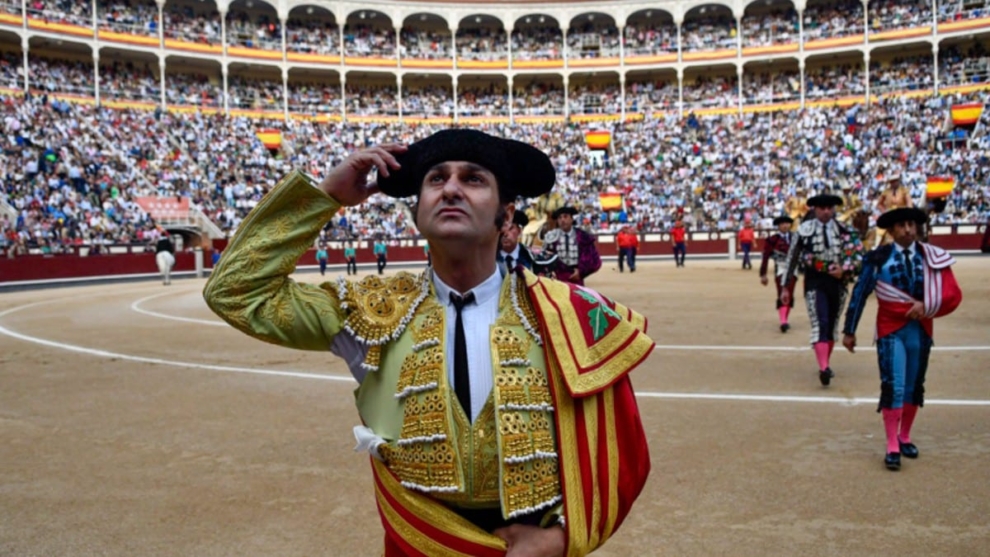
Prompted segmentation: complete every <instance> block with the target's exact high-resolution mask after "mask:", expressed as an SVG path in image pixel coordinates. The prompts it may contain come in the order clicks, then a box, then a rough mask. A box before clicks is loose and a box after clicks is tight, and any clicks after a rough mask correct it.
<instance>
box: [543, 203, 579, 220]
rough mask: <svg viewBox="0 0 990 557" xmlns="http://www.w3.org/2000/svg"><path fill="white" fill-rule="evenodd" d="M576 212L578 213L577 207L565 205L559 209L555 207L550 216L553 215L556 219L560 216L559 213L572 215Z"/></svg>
mask: <svg viewBox="0 0 990 557" xmlns="http://www.w3.org/2000/svg"><path fill="white" fill-rule="evenodd" d="M576 214H578V210H577V209H575V208H574V207H571V206H565V207H561V208H560V209H557V210H556V211H554V212H553V214H552V215H550V216H551V217H553V218H554V219H557V218H560V215H571V216H572V217H573V216H574V215H576Z"/></svg>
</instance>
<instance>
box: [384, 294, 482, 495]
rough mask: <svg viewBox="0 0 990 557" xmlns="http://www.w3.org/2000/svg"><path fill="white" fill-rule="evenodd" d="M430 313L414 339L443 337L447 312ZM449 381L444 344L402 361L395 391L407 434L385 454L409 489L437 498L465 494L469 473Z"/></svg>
mask: <svg viewBox="0 0 990 557" xmlns="http://www.w3.org/2000/svg"><path fill="white" fill-rule="evenodd" d="M384 289H385V288H384V287H377V290H379V291H384ZM426 309H427V311H426V312H425V315H422V316H420V317H418V318H417V323H416V324H415V325H414V326H413V327H412V328H411V331H410V334H411V335H412V336H413V338H414V339H415V340H420V339H428V338H438V335H439V334H442V333H443V308H442V307H440V308H439V309H440V313H439V317H438V316H437V312H436V308H432V309H431V308H430V307H429V306H427V307H426ZM445 378H446V363H445V359H444V352H443V346H442V345H440V344H439V342H438V343H437V344H435V345H431V346H426V347H424V348H423V349H421V350H419V351H414V352H412V353H410V354H407V355H406V357H405V358H404V359H403V361H402V367H401V368H400V370H399V380H398V384H397V385H396V393H395V396H396V397H397V398H399V399H400V400H402V401H403V419H402V431H401V433H400V435H399V439H398V440H397V441H396V442H395V443H394V444H393V445H392V446H390V447H389V448H388V450H387V451H386V453H387V460H388V464H389V468H390V469H391V470H392V471H393V472H395V474H396V475H397V476H398V477H399V479H400V480H401V481H402V485H404V486H406V487H407V488H409V489H414V490H417V491H422V492H427V493H433V494H442V493H457V492H460V491H462V490H463V486H464V473H463V471H462V470H461V468H460V465H459V462H460V459H459V458H458V457H457V454H456V453H455V451H454V445H453V437H452V436H451V427H452V426H451V416H452V414H453V411H452V408H451V402H450V398H449V397H450V394H449V389H448V388H447V381H446V379H445Z"/></svg>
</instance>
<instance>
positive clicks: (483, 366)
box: [433, 267, 502, 422]
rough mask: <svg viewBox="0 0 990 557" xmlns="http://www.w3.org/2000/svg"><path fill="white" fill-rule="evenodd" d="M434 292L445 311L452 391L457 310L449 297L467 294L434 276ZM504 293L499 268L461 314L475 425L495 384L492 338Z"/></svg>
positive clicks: (475, 293)
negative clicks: (499, 296)
mask: <svg viewBox="0 0 990 557" xmlns="http://www.w3.org/2000/svg"><path fill="white" fill-rule="evenodd" d="M433 288H434V289H435V290H436V293H437V298H439V300H440V303H441V304H443V305H444V307H445V308H446V322H445V324H444V329H445V332H446V335H445V336H446V339H445V340H446V346H447V349H446V350H445V351H444V357H445V358H446V359H447V382H448V383H449V384H450V387H451V389H454V388H455V387H454V335H455V334H456V331H457V310H456V309H455V308H454V304H452V303H451V302H450V294H451V293H452V292H453V293H454V294H457V295H459V296H464V295H465V294H467V292H463V293H462V292H457V291H456V290H454V289H452V288H451V287H449V286H447V285H446V284H444V282H443V281H442V280H440V277H438V276H437V275H436V274H434V275H433ZM501 289H502V274H501V273H500V272H499V270H498V268H497V267H496V269H495V270H494V272H493V273H492V275H491V276H490V277H488V279H486V280H485V282H482V283H481V284H479V285H478V286H475V287H474V288H472V289H471V292H472V293H474V303H473V304H470V305H467V306H464V309H462V310H461V322H462V323H463V325H464V338H465V339H466V340H467V357H468V373H469V374H470V376H471V421H472V422H473V421H474V420H475V419H476V418H477V417H478V414H480V413H481V408H482V407H483V406H484V405H485V402H486V401H487V400H488V395H489V393H491V391H492V385H493V384H494V383H493V378H492V377H493V370H492V350H491V344H490V336H491V326H492V325H493V324H494V323H495V320H496V319H498V295H499V292H500V291H501Z"/></svg>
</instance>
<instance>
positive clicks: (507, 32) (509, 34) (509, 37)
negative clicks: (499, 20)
mask: <svg viewBox="0 0 990 557" xmlns="http://www.w3.org/2000/svg"><path fill="white" fill-rule="evenodd" d="M512 29H513V26H511V25H510V26H508V27H506V28H505V40H506V41H508V46H507V48H508V54H509V69H510V70H511V69H512Z"/></svg>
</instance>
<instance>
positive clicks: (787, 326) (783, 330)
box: [780, 323, 791, 333]
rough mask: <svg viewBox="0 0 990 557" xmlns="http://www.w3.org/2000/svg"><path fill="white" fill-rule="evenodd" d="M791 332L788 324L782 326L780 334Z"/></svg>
mask: <svg viewBox="0 0 990 557" xmlns="http://www.w3.org/2000/svg"><path fill="white" fill-rule="evenodd" d="M790 330H791V326H790V325H788V324H787V323H784V324H783V325H781V326H780V332H782V333H786V332H787V331H790Z"/></svg>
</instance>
